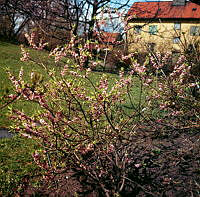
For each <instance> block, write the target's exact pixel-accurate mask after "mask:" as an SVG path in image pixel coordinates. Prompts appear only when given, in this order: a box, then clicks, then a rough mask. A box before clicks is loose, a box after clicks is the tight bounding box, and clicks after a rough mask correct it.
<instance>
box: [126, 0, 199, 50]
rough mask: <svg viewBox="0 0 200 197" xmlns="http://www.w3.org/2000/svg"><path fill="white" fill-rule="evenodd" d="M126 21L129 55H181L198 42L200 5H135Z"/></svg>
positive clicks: (176, 1)
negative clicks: (149, 52)
mask: <svg viewBox="0 0 200 197" xmlns="http://www.w3.org/2000/svg"><path fill="white" fill-rule="evenodd" d="M127 20H128V34H127V37H128V43H129V50H130V51H133V50H139V49H141V50H144V49H143V48H142V46H143V47H144V48H147V47H148V48H149V49H151V50H152V49H154V50H155V49H156V50H161V51H162V50H163V51H167V50H175V51H176V50H177V51H180V50H183V49H184V48H186V47H188V46H189V45H190V44H193V43H196V42H198V40H199V38H200V5H199V4H196V3H193V2H189V1H185V0H174V1H161V2H136V3H134V4H133V5H132V7H131V8H130V10H129V11H128V14H127Z"/></svg>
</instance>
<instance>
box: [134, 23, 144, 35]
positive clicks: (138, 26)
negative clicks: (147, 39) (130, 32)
mask: <svg viewBox="0 0 200 197" xmlns="http://www.w3.org/2000/svg"><path fill="white" fill-rule="evenodd" d="M134 31H135V33H136V34H141V31H142V26H140V25H135V26H134Z"/></svg>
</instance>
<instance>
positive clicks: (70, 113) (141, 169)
mask: <svg viewBox="0 0 200 197" xmlns="http://www.w3.org/2000/svg"><path fill="white" fill-rule="evenodd" d="M74 41H76V42H77V40H74ZM30 43H31V42H30ZM31 44H32V43H31ZM33 46H34V47H35V45H33ZM74 46H75V45H74V43H73V41H72V42H71V43H70V44H69V45H68V46H66V47H63V48H57V49H55V50H54V51H53V52H52V55H54V56H55V61H56V62H57V61H59V60H60V59H61V58H63V57H65V56H66V54H71V55H72V56H71V57H73V58H74V61H67V62H68V63H67V64H66V65H65V66H64V67H63V68H62V69H61V71H60V72H59V73H55V72H54V71H52V70H51V71H49V70H47V72H48V74H49V78H50V80H49V81H48V83H44V82H42V81H38V83H37V82H35V81H33V80H37V79H38V80H39V78H37V77H36V76H35V75H36V73H34V72H32V73H31V74H30V80H29V81H25V80H24V79H23V69H22V70H21V71H20V73H19V76H18V77H16V76H13V75H12V73H10V72H8V74H9V77H10V80H11V82H12V83H13V86H14V88H15V94H12V95H9V96H8V97H7V99H8V102H11V101H12V102H13V101H15V100H28V101H29V102H30V103H32V102H33V103H37V104H38V105H39V106H40V110H39V111H38V112H37V113H35V114H33V115H32V116H28V115H27V114H25V113H24V112H23V111H19V110H17V109H12V110H11V118H12V120H13V124H14V125H13V129H14V130H15V131H18V132H19V133H20V134H21V135H23V136H25V137H28V138H33V139H35V140H37V141H39V142H40V143H41V149H39V150H38V151H36V152H35V153H34V154H33V158H34V160H35V162H36V164H37V165H38V166H40V167H41V168H42V169H43V170H44V171H46V173H45V174H44V177H45V180H47V181H48V180H52V179H54V178H55V176H57V175H59V174H64V173H65V172H67V171H70V170H73V172H77V173H78V174H77V176H76V177H77V181H80V183H81V184H83V185H84V188H86V190H87V191H86V192H89V191H95V192H97V193H98V194H99V195H100V194H102V195H105V196H114V195H126V194H127V195H128V194H130V195H136V194H138V193H139V190H143V192H144V193H145V194H152V193H151V191H148V189H145V188H144V185H146V184H147V182H150V183H151V180H152V179H151V176H152V174H148V173H147V171H146V167H149V166H151V165H153V164H152V162H150V161H149V159H145V160H142V159H140V160H139V163H138V160H137V159H135V158H134V152H135V151H136V150H135V149H136V148H137V147H135V146H134V143H133V142H132V140H133V138H134V137H135V135H136V134H138V132H137V131H140V129H139V128H141V127H145V128H146V127H147V125H150V128H151V129H152V128H154V126H156V125H157V124H158V123H159V122H160V125H162V124H164V125H171V126H170V127H173V128H176V129H178V128H182V127H186V126H187V127H193V125H194V124H195V125H196V123H197V122H198V121H199V117H200V116H199V108H200V106H199V102H198V99H197V98H196V97H194V96H192V94H191V93H190V92H189V91H188V88H190V87H193V85H194V83H191V82H190V81H189V80H188V79H189V76H191V73H190V66H188V64H187V63H186V61H185V57H184V56H180V57H179V60H178V62H177V63H176V64H175V66H174V68H173V70H172V71H171V73H170V74H169V75H166V74H165V71H164V70H163V69H164V67H165V65H167V64H168V60H171V54H170V53H168V54H167V56H164V57H162V56H161V55H159V54H157V56H156V58H157V61H156V62H154V64H153V66H154V69H155V72H156V73H157V75H156V76H154V75H152V74H151V72H150V71H151V69H152V68H151V67H150V66H149V62H148V61H146V62H145V63H144V64H143V65H140V64H139V63H138V62H137V61H135V59H134V58H133V57H132V55H128V56H124V57H123V59H124V60H127V59H128V60H129V59H130V60H132V62H131V66H130V69H131V70H130V72H128V73H127V74H126V75H125V74H124V72H123V71H122V70H121V71H120V72H119V78H117V79H116V80H115V81H109V79H108V77H107V75H105V74H103V75H102V76H101V78H100V79H99V80H98V81H97V82H96V81H93V80H92V77H91V75H92V72H91V69H90V68H88V69H85V68H84V62H85V60H86V59H87V58H88V57H90V56H91V53H90V52H89V51H88V50H87V46H88V43H86V44H85V46H83V45H82V44H80V45H78V46H79V47H78V48H77V47H75V50H74ZM76 46H77V44H76ZM35 48H37V47H35ZM23 55H24V57H23V58H22V60H24V61H28V59H29V56H28V55H27V53H26V52H25V51H23ZM113 55H115V56H116V54H115V53H113ZM117 56H118V55H117ZM118 57H119V56H118ZM111 59H112V58H111ZM113 59H114V58H113ZM117 61H118V59H117ZM119 61H122V62H123V60H120V58H119ZM151 61H152V62H153V61H154V59H152V60H151ZM158 73H162V75H158ZM133 74H135V75H137V77H138V78H139V80H140V93H139V104H138V105H135V102H134V98H132V96H131V89H132V88H133V86H134V85H135V84H134V80H133V79H134V77H133ZM145 92H147V93H148V98H147V101H146V104H145V106H143V104H142V103H143V102H142V101H141V99H142V98H143V94H144V93H145ZM127 103H129V104H130V107H129V108H130V109H129V111H127V110H126V109H125V106H126V105H127ZM144 103H145V101H144ZM155 109H156V110H157V111H158V113H157V115H156V116H153V110H155ZM191 109H192V110H191ZM163 114H164V115H163ZM186 114H187V117H188V118H187V120H186V116H185V115H186ZM162 117H163V119H162ZM166 117H169V118H168V119H166V120H165V118H166ZM192 117H193V118H192ZM168 127H169V126H168ZM81 177H82V178H81ZM151 189H152V188H151ZM83 190H84V189H83ZM152 190H153V189H152ZM83 192H84V191H83Z"/></svg>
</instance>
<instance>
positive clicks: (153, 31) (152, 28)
mask: <svg viewBox="0 0 200 197" xmlns="http://www.w3.org/2000/svg"><path fill="white" fill-rule="evenodd" d="M157 32H158V29H157V25H150V26H149V34H150V35H155V34H156V33H157Z"/></svg>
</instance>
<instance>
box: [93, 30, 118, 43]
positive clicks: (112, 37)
mask: <svg viewBox="0 0 200 197" xmlns="http://www.w3.org/2000/svg"><path fill="white" fill-rule="evenodd" d="M94 35H95V36H97V38H98V39H99V40H100V41H101V42H104V43H114V42H116V41H118V40H119V39H120V33H113V32H105V31H102V32H98V33H97V32H95V33H94Z"/></svg>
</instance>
